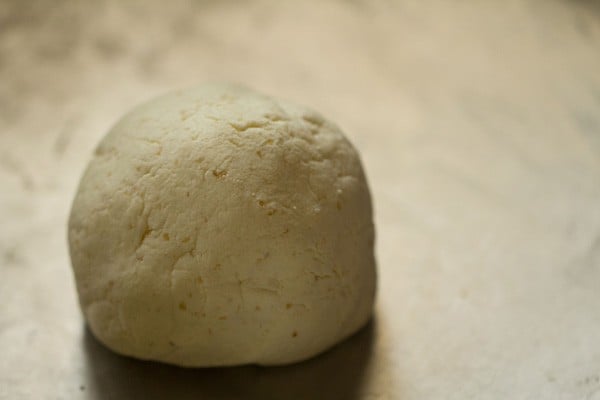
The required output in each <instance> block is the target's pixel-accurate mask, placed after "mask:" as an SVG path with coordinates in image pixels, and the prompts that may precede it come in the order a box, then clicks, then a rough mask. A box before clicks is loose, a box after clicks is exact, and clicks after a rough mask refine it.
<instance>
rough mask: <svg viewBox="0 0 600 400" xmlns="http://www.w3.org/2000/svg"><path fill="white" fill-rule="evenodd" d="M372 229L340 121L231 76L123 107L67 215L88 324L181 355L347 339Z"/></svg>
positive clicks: (186, 361) (110, 337) (261, 357)
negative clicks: (226, 81) (233, 82)
mask: <svg viewBox="0 0 600 400" xmlns="http://www.w3.org/2000/svg"><path fill="white" fill-rule="evenodd" d="M373 240H374V229H373V222H372V212H371V200H370V195H369V189H368V187H367V182H366V180H365V176H364V174H363V170H362V167H361V163H360V160H359V157H358V154H357V152H356V150H355V149H354V148H353V147H352V145H351V144H350V143H349V142H348V140H347V139H346V138H345V137H344V135H343V134H342V132H341V131H340V130H339V128H337V127H336V126H335V125H334V124H332V123H331V122H329V121H327V120H325V119H323V117H321V116H320V115H319V114H317V113H315V112H313V111H310V110H308V109H306V108H304V107H300V106H297V105H294V104H290V103H287V102H284V101H280V100H276V99H273V98H271V97H267V96H264V95H261V94H258V93H255V92H253V91H251V90H249V89H245V88H241V87H237V86H228V85H205V86H201V87H198V88H195V89H191V90H185V91H178V92H174V93H170V94H167V95H165V96H162V97H159V98H157V99H155V100H153V101H150V102H148V103H146V104H143V105H141V106H139V107H137V108H135V109H134V110H133V111H131V112H130V113H129V114H127V115H125V117H123V118H122V119H121V120H120V121H119V122H118V123H117V124H116V126H114V127H113V128H112V130H111V131H110V132H109V133H108V134H107V135H106V136H105V137H104V138H103V140H102V141H101V143H100V144H99V145H98V147H97V149H96V151H95V154H94V157H93V159H92V161H91V162H90V164H89V166H88V167H87V170H86V172H85V174H84V176H83V178H82V180H81V183H80V186H79V189H78V192H77V195H76V197H75V200H74V203H73V207H72V210H71V216H70V220H69V245H70V253H71V260H72V264H73V271H74V274H75V279H76V284H77V290H78V293H79V300H80V304H81V308H82V310H83V313H84V315H85V318H86V320H87V322H88V325H89V327H90V329H91V331H92V332H93V334H94V335H95V336H96V337H97V338H98V339H99V340H100V341H101V342H102V343H104V344H105V345H106V346H107V347H109V348H110V349H112V350H114V351H115V352H117V353H121V354H124V355H129V356H133V357H137V358H141V359H149V360H157V361H162V362H166V363H171V364H177V365H181V366H203V367H208V366H228V365H239V364H249V363H253V364H261V365H275V364H286V363H292V362H296V361H300V360H304V359H306V358H309V357H312V356H314V355H316V354H318V353H320V352H322V351H324V350H326V349H328V348H329V347H331V346H333V345H335V344H336V343H338V342H340V341H341V340H343V339H344V338H346V337H348V336H349V335H351V334H352V333H354V332H355V331H357V330H358V329H359V328H360V327H362V326H363V325H365V323H366V322H367V321H368V320H369V318H370V315H371V312H372V307H373V298H374V292H375V261H374V256H373Z"/></svg>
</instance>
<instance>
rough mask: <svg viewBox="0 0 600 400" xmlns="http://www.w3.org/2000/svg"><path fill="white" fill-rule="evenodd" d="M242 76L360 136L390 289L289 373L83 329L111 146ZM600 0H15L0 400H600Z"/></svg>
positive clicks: (1, 104) (4, 183)
mask: <svg viewBox="0 0 600 400" xmlns="http://www.w3.org/2000/svg"><path fill="white" fill-rule="evenodd" d="M215 80H225V81H235V82H241V83H244V84H247V85H249V86H251V87H253V88H255V89H257V90H260V91H263V92H265V93H268V94H271V95H275V96H278V97H284V98H287V99H290V100H293V101H296V102H298V103H302V104H306V105H309V106H312V107H313V108H315V109H317V110H320V111H321V112H322V113H323V114H324V115H326V116H327V117H329V118H331V119H332V120H334V121H336V122H337V123H338V124H339V125H340V126H341V127H342V128H343V129H344V130H345V131H346V132H347V134H348V136H349V137H350V138H351V139H352V141H353V142H354V144H355V145H356V147H357V148H358V149H359V150H360V152H361V154H362V157H363V161H364V164H365V168H366V171H367V175H368V177H369V180H370V184H371V189H372V193H373V198H374V204H375V220H376V227H377V235H378V239H377V257H378V267H379V293H378V302H377V309H376V316H375V318H374V320H373V322H372V323H371V324H370V325H369V326H368V327H367V328H366V329H364V330H363V331H361V332H360V333H359V334H357V335H356V336H354V337H353V338H351V339H350V340H348V341H347V342H345V343H342V344H341V345H339V346H338V347H336V348H335V349H334V350H332V351H330V352H328V353H326V354H324V355H323V356H321V357H318V358H316V359H313V360H311V361H308V362H305V363H302V364H299V365H294V366H289V367H283V368H258V367H252V366H249V367H242V368H232V369H210V370H182V369H178V368H173V367H168V366H162V365H158V364H153V363H143V362H139V361H135V360H130V359H126V358H122V357H119V356H116V355H114V354H112V353H110V352H109V351H107V350H105V349H104V348H103V347H102V346H100V345H99V344H98V343H97V342H96V341H95V340H94V339H93V338H92V337H90V335H89V333H87V332H86V330H85V329H84V325H83V321H82V318H81V316H80V312H79V309H78V306H77V299H76V294H75V288H74V284H73V280H72V277H71V271H70V262H69V258H68V252H67V247H66V220H67V216H68V212H69V207H70V202H71V199H72V196H73V195H74V191H75V188H76V185H77V182H78V179H79V177H80V175H81V173H82V171H83V168H84V166H85V164H86V162H87V160H88V159H89V157H90V155H91V152H92V151H93V148H94V146H95V144H96V143H97V142H98V140H99V138H100V137H101V136H102V135H103V134H104V133H106V132H107V130H108V129H109V128H110V127H111V125H112V124H113V123H114V122H115V121H116V120H117V119H118V118H119V117H120V116H121V115H122V114H123V113H124V112H125V111H127V110H128V109H130V108H131V107H132V106H134V105H135V104H137V103H139V102H141V101H145V100H147V99H149V98H151V97H153V96H155V95H158V94H161V93H163V92H165V91H167V90H171V89H176V88H182V87H187V86H190V85H194V84H198V83H201V82H205V81H215ZM598 338H600V5H599V3H598V2H595V1H581V0H580V1H575V0H571V1H566V0H563V1H560V0H549V1H539V0H538V1H536V0H511V1H502V2H500V1H492V0H484V1H472V2H467V1H441V0H434V1H428V2H423V1H416V0H401V1H383V0H378V1H370V2H367V1H361V0H355V1H302V2H291V1H290V2H275V1H249V2H238V1H219V2H218V1H180V0H173V1H168V2H165V1H155V0H152V1H52V2H51V1H16V0H2V1H0V353H1V356H0V398H6V399H78V398H80V399H132V398H140V399H142V398H144V399H154V398H156V399H159V398H160V399H162V398H168V397H171V398H178V399H187V398H190V399H191V398H194V399H198V398H206V399H241V398H250V399H319V398H323V399H401V400H412V399H469V398H474V399H507V398H510V399H567V398H568V399H600V345H599V344H598Z"/></svg>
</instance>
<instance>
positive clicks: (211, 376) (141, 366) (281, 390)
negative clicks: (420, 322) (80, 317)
mask: <svg viewBox="0 0 600 400" xmlns="http://www.w3.org/2000/svg"><path fill="white" fill-rule="evenodd" d="M375 322H376V321H375V319H374V318H373V319H371V321H370V322H369V323H368V324H367V326H365V327H364V328H363V329H361V330H360V331H359V332H358V333H356V334H355V335H353V336H352V337H350V338H349V339H347V340H345V341H344V342H342V343H340V344H338V345H337V346H335V347H333V348H332V349H330V350H329V351H327V352H325V353H323V354H321V355H319V356H317V357H315V358H312V359H310V360H307V361H304V362H301V363H298V364H292V365H288V366H283V367H259V366H243V367H229V368H195V369H194V368H190V369H188V368H179V367H174V366H170V365H167V364H161V363H157V362H149V361H139V360H136V359H133V358H128V357H123V356H120V355H117V354H115V353H113V352H112V351H110V350H108V349H106V348H105V347H104V346H103V345H102V344H100V343H99V342H98V341H97V340H96V339H95V338H94V337H93V335H92V333H91V332H90V331H89V329H87V328H85V332H84V335H83V347H84V353H85V361H86V362H85V368H86V381H87V382H86V392H87V395H88V396H89V397H90V398H97V399H115V400H120V399H147V400H152V399H168V398H170V399H216V400H228V399H290V400H299V399H328V400H330V399H344V400H353V399H359V398H360V396H361V387H362V383H363V382H364V379H365V376H366V374H367V372H368V365H369V361H370V357H371V352H372V349H373V342H374V338H375V329H376V324H375Z"/></svg>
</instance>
